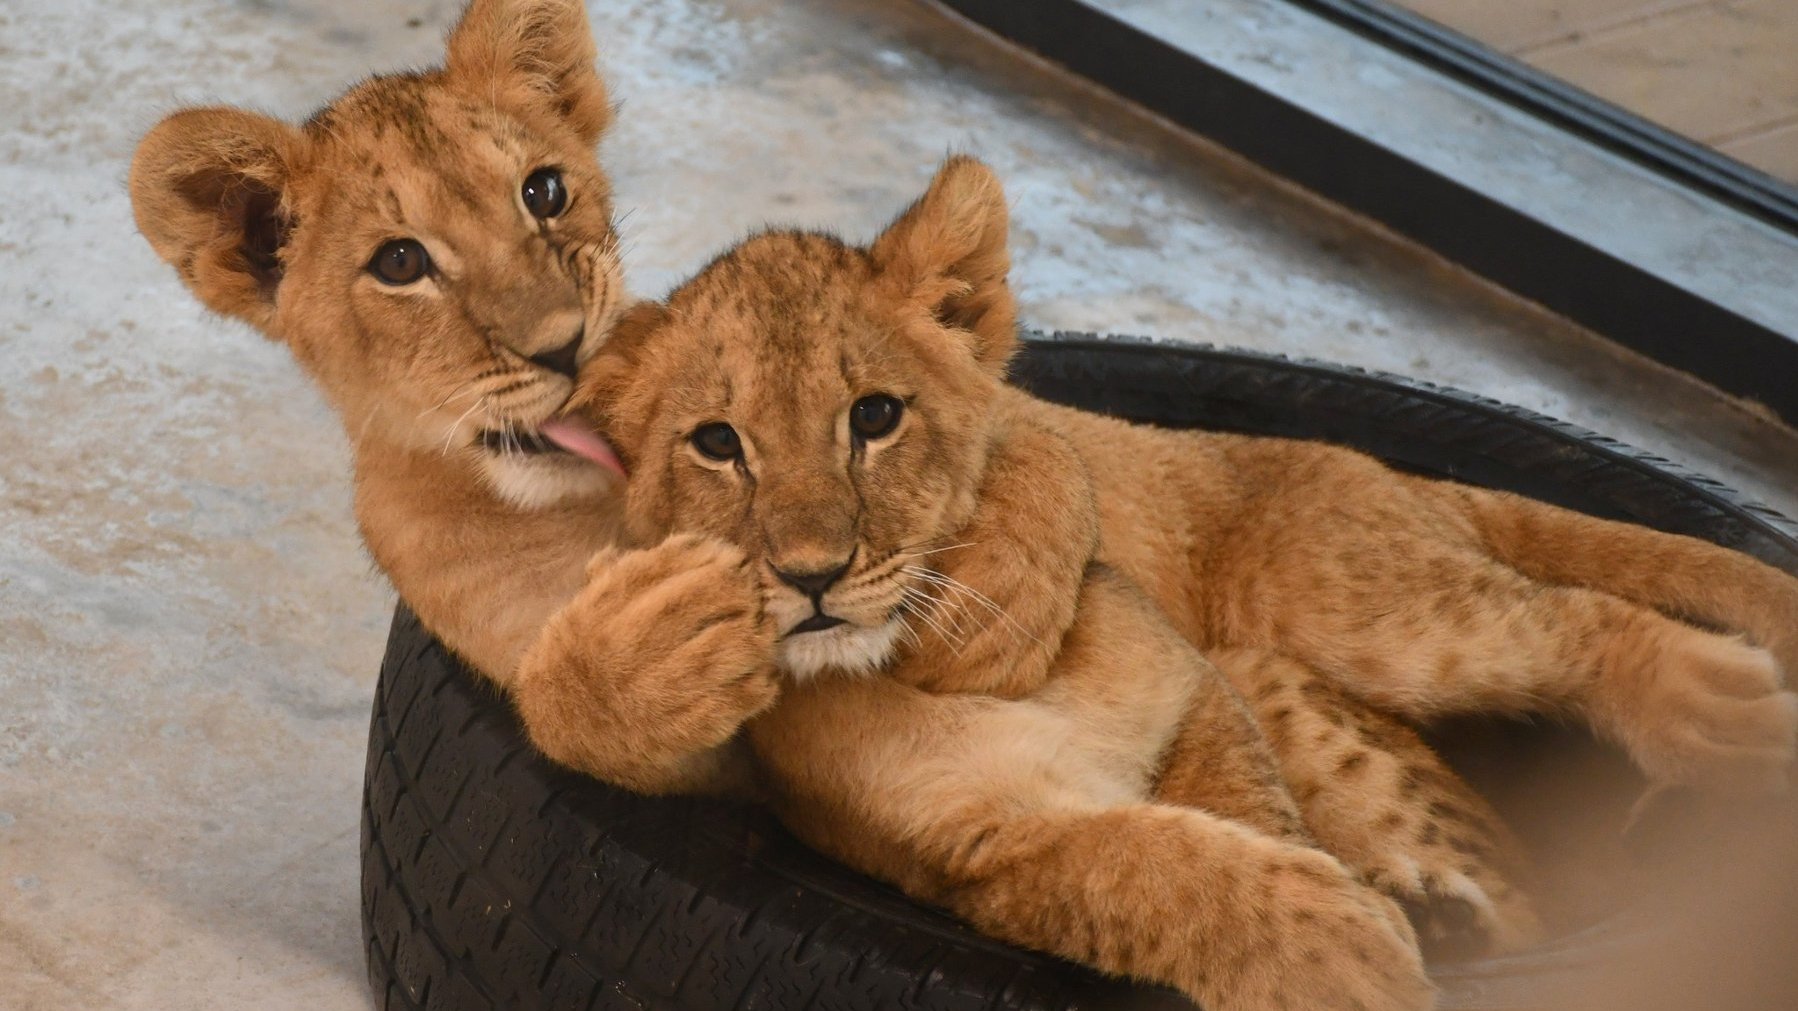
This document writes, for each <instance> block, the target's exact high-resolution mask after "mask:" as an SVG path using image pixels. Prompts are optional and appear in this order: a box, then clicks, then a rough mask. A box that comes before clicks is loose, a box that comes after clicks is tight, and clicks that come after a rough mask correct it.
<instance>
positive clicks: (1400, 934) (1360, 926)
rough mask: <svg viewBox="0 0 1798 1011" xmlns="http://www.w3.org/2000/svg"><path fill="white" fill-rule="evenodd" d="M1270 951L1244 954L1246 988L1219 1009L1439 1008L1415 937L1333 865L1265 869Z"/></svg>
mask: <svg viewBox="0 0 1798 1011" xmlns="http://www.w3.org/2000/svg"><path fill="white" fill-rule="evenodd" d="M1268 873H1269V874H1270V875H1271V883H1272V886H1273V889H1272V890H1273V897H1272V899H1271V900H1270V906H1271V908H1272V912H1273V916H1272V919H1273V921H1274V922H1272V923H1270V924H1269V927H1270V928H1271V930H1270V931H1269V932H1268V933H1267V934H1266V935H1265V937H1266V941H1267V949H1266V950H1265V951H1261V952H1255V951H1245V952H1244V953H1243V954H1244V966H1243V971H1242V973H1241V974H1240V975H1239V976H1238V979H1239V980H1240V982H1241V987H1240V990H1239V991H1238V992H1234V993H1232V994H1230V995H1229V997H1228V998H1227V999H1219V1000H1218V1001H1217V1002H1216V1003H1217V1006H1218V1007H1219V1008H1242V1009H1259V1008H1305V1009H1307V1011H1311V1009H1316V1011H1355V1009H1359V1011H1375V1009H1378V1011H1422V1009H1426V1008H1431V1007H1434V1006H1435V994H1436V991H1435V987H1433V986H1432V985H1431V984H1430V981H1429V978H1428V977H1427V976H1426V975H1425V974H1424V969H1423V958H1422V955H1421V954H1420V953H1419V951H1418V947H1417V938H1416V935H1415V934H1414V933H1413V932H1412V930H1411V926H1410V924H1409V923H1408V922H1407V920H1406V918H1405V915H1404V913H1403V912H1402V911H1401V910H1400V909H1399V908H1398V906H1397V905H1396V904H1395V903H1393V902H1392V901H1391V900H1390V899H1387V898H1386V897H1385V896H1383V895H1381V894H1379V893H1378V892H1376V891H1374V890H1373V889H1371V888H1368V887H1367V886H1365V885H1362V884H1361V883H1360V882H1358V881H1355V880H1354V879H1353V878H1352V877H1350V876H1349V874H1348V873H1347V871H1345V870H1344V869H1343V867H1342V865H1341V864H1339V863H1337V862H1336V861H1335V860H1334V859H1332V858H1330V857H1328V856H1326V855H1324V854H1322V853H1318V852H1314V851H1299V852H1298V853H1297V854H1295V855H1294V856H1293V857H1291V858H1288V859H1285V860H1282V861H1280V862H1278V863H1275V864H1273V865H1272V866H1271V867H1269V868H1268Z"/></svg>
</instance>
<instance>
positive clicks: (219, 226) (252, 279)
mask: <svg viewBox="0 0 1798 1011" xmlns="http://www.w3.org/2000/svg"><path fill="white" fill-rule="evenodd" d="M304 146H305V138H304V137H303V136H302V135H301V134H300V132H299V131H298V130H296V129H294V128H293V127H291V126H288V125H287V124H286V123H282V122H280V121H279V120H274V119H270V118H268V117H267V116H259V115H257V114H255V113H253V112H245V111H243V110H241V109H185V110H182V111H181V112H177V113H175V114H174V115H172V116H170V117H168V118H167V119H164V120H163V121H162V122H160V123H158V124H156V127H155V128H154V129H152V130H151V131H150V132H149V134H148V135H147V136H145V137H144V139H143V140H142V141H140V142H139V143H138V145H137V153H136V154H135V155H133V156H132V159H131V177H130V186H131V211H132V213H133V215H135V216H136V218H137V229H138V231H140V232H142V233H143V234H144V238H146V239H149V240H150V245H151V246H152V247H153V248H155V250H156V255H158V256H160V257H162V258H163V259H164V260H165V261H167V262H168V263H170V264H172V265H173V266H174V267H175V269H176V270H177V271H179V272H180V274H181V280H182V281H184V282H186V283H187V286H188V287H189V288H190V289H192V290H193V293H194V294H195V295H197V296H199V298H200V301H202V302H204V303H206V305H207V307H208V308H210V309H212V310H213V311H214V312H219V313H223V314H225V315H227V316H235V317H237V318H238V319H241V320H244V321H246V322H248V323H250V324H252V325H254V326H255V327H257V328H258V329H260V330H262V331H263V332H264V333H267V332H268V331H269V327H270V324H271V323H272V322H273V320H274V309H275V289H276V287H277V286H278V285H279V284H280V283H281V256H280V253H281V247H282V246H283V245H284V244H285V243H286V241H287V235H288V232H289V230H290V228H291V225H292V218H291V215H290V213H289V210H288V207H287V199H286V194H287V188H288V185H289V183H290V181H291V180H292V178H293V171H294V166H295V165H296V164H297V162H298V159H299V158H300V157H301V153H302V151H303V150H304Z"/></svg>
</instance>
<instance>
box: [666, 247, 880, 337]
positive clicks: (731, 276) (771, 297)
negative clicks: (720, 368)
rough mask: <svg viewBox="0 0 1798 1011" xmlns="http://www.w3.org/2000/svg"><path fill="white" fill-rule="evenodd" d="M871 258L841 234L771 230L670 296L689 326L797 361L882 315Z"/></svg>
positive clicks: (677, 313)
mask: <svg viewBox="0 0 1798 1011" xmlns="http://www.w3.org/2000/svg"><path fill="white" fill-rule="evenodd" d="M872 275H873V271H872V268H871V267H870V265H869V262H868V258H867V255H866V254H865V253H863V252H862V251H861V250H859V249H856V248H854V247H852V246H849V245H847V244H846V243H844V242H843V241H842V240H840V239H838V238H836V237H835V236H831V235H825V234H821V233H812V232H770V233H766V234H762V235H757V236H754V237H752V238H750V239H748V240H746V241H745V242H743V243H742V244H740V245H738V246H736V247H735V248H733V249H731V250H730V251H729V252H727V253H725V254H724V255H722V256H720V257H718V258H717V259H716V260H713V261H712V262H711V263H710V264H708V265H707V266H706V267H705V268H704V269H702V270H701V271H700V272H699V273H698V274H696V275H694V277H693V278H692V279H691V280H689V281H688V282H687V283H685V284H683V285H681V286H680V287H679V288H678V289H676V290H675V291H674V292H673V293H672V294H671V295H670V296H669V298H668V306H669V309H670V310H671V311H672V312H673V313H674V315H675V316H676V317H677V318H679V319H681V320H683V321H684V322H685V323H686V324H687V326H688V327H690V328H692V329H694V330H698V331H701V332H706V333H711V334H714V335H717V336H718V337H720V338H721V339H724V340H725V342H726V343H727V344H729V345H738V346H746V347H748V348H749V349H751V350H753V351H755V352H758V353H759V352H762V351H770V350H772V351H777V352H779V353H781V354H782V355H784V356H787V357H791V356H794V355H796V354H798V353H800V352H803V351H805V350H807V349H810V348H813V347H816V346H817V345H818V344H820V343H821V342H830V343H841V342H842V341H843V340H845V339H853V338H854V336H855V335H857V334H859V333H862V332H864V331H866V330H867V329H868V328H869V326H870V324H873V323H875V322H876V320H877V318H878V317H879V315H880V312H879V306H878V299H876V298H875V297H874V292H873V290H872V282H873V276H872Z"/></svg>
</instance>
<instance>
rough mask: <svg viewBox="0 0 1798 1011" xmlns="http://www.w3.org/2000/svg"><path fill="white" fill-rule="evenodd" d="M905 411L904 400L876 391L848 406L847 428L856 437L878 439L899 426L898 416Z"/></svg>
mask: <svg viewBox="0 0 1798 1011" xmlns="http://www.w3.org/2000/svg"><path fill="white" fill-rule="evenodd" d="M904 413H905V401H903V400H900V399H899V398H898V397H890V396H887V395H886V394H884V393H876V394H874V395H873V396H871V397H863V398H861V399H860V400H857V401H856V402H855V403H854V404H852V405H850V408H849V430H850V431H852V432H854V433H855V434H856V436H857V437H858V438H862V439H878V438H881V437H882V436H885V435H888V434H890V433H891V432H892V431H893V429H895V428H897V427H899V416H900V415H902V414H904Z"/></svg>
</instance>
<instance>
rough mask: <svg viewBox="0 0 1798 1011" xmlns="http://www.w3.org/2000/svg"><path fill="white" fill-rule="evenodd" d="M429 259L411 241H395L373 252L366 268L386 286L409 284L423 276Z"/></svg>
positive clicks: (423, 248)
mask: <svg viewBox="0 0 1798 1011" xmlns="http://www.w3.org/2000/svg"><path fill="white" fill-rule="evenodd" d="M430 264H431V258H430V257H429V256H427V255H425V247H424V246H422V245H419V244H418V243H417V242H416V241H414V240H412V239H395V240H393V241H392V242H389V243H387V244H385V245H383V246H382V247H381V248H380V249H377V250H375V258H374V259H373V260H371V261H369V264H368V267H369V269H370V270H372V271H374V274H375V276H376V277H377V278H380V279H381V280H382V281H385V282H387V283H388V284H411V283H412V282H413V281H416V280H418V279H419V278H421V277H423V276H425V269H426V268H427V267H429V266H430Z"/></svg>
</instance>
